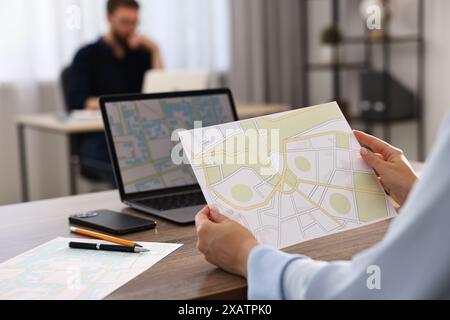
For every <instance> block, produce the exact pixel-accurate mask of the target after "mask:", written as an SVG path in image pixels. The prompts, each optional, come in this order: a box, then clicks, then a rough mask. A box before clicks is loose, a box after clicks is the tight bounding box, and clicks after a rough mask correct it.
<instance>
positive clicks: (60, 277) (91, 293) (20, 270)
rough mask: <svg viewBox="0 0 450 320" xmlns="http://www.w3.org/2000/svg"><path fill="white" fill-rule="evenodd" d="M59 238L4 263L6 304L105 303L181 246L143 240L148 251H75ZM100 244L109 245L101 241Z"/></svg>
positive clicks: (0, 278)
mask: <svg viewBox="0 0 450 320" xmlns="http://www.w3.org/2000/svg"><path fill="white" fill-rule="evenodd" d="M71 241H76V242H83V241H84V242H92V240H84V239H67V238H57V239H54V240H52V241H50V242H47V243H45V244H44V245H42V246H39V247H36V248H34V249H32V250H30V251H28V252H26V253H23V254H21V255H19V256H17V257H15V258H12V259H11V260H9V261H6V262H5V263H2V264H0V300H100V299H103V298H105V297H106V296H108V295H109V294H111V293H112V292H113V291H115V290H116V289H118V288H119V287H121V286H123V285H124V284H125V283H127V282H128V281H130V280H132V279H133V278H135V277H137V276H138V275H140V274H141V273H143V272H144V271H146V270H147V269H148V268H150V267H151V266H153V265H154V264H156V263H157V262H159V261H160V260H162V259H163V258H164V257H166V256H167V255H169V254H170V253H172V252H173V251H175V250H176V249H178V248H179V247H181V246H182V245H181V244H169V243H150V242H141V243H140V244H142V245H143V246H144V247H145V248H147V249H149V250H150V252H148V253H140V254H137V253H122V252H107V251H89V250H76V249H69V247H68V244H69V242H71ZM96 243H106V242H104V241H96Z"/></svg>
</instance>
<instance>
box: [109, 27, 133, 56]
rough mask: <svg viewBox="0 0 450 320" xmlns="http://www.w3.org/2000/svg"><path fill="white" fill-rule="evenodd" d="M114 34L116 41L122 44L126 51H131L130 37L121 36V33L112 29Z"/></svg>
mask: <svg viewBox="0 0 450 320" xmlns="http://www.w3.org/2000/svg"><path fill="white" fill-rule="evenodd" d="M112 36H113V38H114V41H115V42H116V43H117V44H118V45H119V46H120V47H122V49H124V50H125V52H129V51H131V48H130V46H129V44H128V39H127V38H124V37H121V36H120V35H118V34H117V33H116V32H115V31H112Z"/></svg>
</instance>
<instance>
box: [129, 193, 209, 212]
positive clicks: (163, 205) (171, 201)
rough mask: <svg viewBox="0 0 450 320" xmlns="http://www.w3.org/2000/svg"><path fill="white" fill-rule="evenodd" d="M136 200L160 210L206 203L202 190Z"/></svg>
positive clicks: (138, 202)
mask: <svg viewBox="0 0 450 320" xmlns="http://www.w3.org/2000/svg"><path fill="white" fill-rule="evenodd" d="M135 202H136V203H137V204H140V205H144V206H146V207H150V208H153V209H156V210H158V211H168V210H173V209H179V208H185V207H193V206H198V205H202V204H205V205H206V200H205V197H204V196H203V193H201V192H193V193H184V194H177V195H173V196H164V197H161V198H151V199H144V200H139V201H135Z"/></svg>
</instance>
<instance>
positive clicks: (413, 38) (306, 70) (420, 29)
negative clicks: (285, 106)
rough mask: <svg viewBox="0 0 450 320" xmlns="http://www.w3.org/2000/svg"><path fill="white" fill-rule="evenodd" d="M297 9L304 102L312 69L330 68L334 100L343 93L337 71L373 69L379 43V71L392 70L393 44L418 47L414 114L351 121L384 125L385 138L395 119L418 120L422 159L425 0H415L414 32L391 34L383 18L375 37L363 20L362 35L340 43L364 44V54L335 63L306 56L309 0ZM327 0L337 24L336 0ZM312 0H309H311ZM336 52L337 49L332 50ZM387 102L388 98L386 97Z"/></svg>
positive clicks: (421, 157)
mask: <svg viewBox="0 0 450 320" xmlns="http://www.w3.org/2000/svg"><path fill="white" fill-rule="evenodd" d="M300 1H301V5H300V10H301V20H302V25H301V29H302V30H301V38H302V44H303V45H302V58H303V77H304V78H303V84H302V85H303V88H302V89H303V93H304V103H303V105H305V106H308V105H310V98H309V90H310V86H309V77H310V73H311V72H331V74H332V77H331V78H332V81H331V85H332V88H333V90H332V92H333V99H334V100H335V101H342V99H343V98H344V97H343V96H342V86H343V84H342V83H341V79H340V74H341V72H342V71H351V72H361V71H367V70H372V71H374V70H375V69H374V64H373V48H374V47H375V46H381V48H382V54H381V61H382V63H381V65H382V67H381V70H376V71H379V72H382V73H386V74H388V73H389V71H390V70H391V55H392V52H391V49H392V46H394V45H402V44H414V45H415V46H416V50H417V65H416V66H415V67H416V68H417V83H416V88H415V92H414V93H415V103H414V116H413V117H411V118H409V119H401V120H390V119H388V118H386V117H385V118H384V119H383V120H378V121H371V120H367V119H364V118H362V117H360V116H352V117H351V118H350V119H349V121H350V122H362V123H363V124H364V125H365V128H366V131H368V132H373V128H374V126H375V125H381V126H382V127H383V139H384V140H386V141H388V142H389V141H390V140H391V125H392V124H394V123H398V122H404V121H414V122H416V123H417V140H418V141H417V152H418V158H419V160H424V158H425V131H424V129H425V128H424V118H423V97H424V91H425V89H424V75H425V72H424V71H425V68H424V63H425V62H424V56H425V54H424V53H425V50H424V19H425V17H424V16H425V15H424V9H425V7H424V0H416V3H417V12H418V15H417V34H412V35H405V36H395V35H391V34H390V21H383V29H384V33H385V34H386V35H387V36H385V37H382V38H381V39H377V40H374V39H372V38H371V37H370V35H369V31H368V30H367V29H366V27H365V25H364V24H363V23H362V24H363V28H364V30H366V31H365V35H364V36H357V37H345V36H344V37H343V39H342V41H341V42H340V45H355V44H357V45H363V46H364V55H363V57H361V61H355V62H347V63H336V64H322V63H311V62H310V60H309V37H308V31H309V28H308V25H309V22H308V16H309V14H308V5H309V3H308V2H310V1H311V0H300ZM326 1H329V2H330V5H331V12H332V18H331V20H332V21H331V23H330V24H331V25H332V26H334V27H336V28H339V29H341V28H340V12H339V0H326ZM385 1H386V2H388V1H389V0H385ZM311 2H312V1H311ZM335 54H336V55H337V50H335ZM389 90H390V88H389V87H388V86H385V88H383V95H385V96H386V95H387V94H388V92H389ZM386 101H387V102H388V100H387V99H386ZM386 108H392V106H390V105H389V103H387V105H386Z"/></svg>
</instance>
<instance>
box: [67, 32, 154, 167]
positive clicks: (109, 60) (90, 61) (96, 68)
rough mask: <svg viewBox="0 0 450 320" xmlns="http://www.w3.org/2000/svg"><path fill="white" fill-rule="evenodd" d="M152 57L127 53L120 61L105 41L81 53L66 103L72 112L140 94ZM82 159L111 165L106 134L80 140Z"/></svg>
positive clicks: (75, 60)
mask: <svg viewBox="0 0 450 320" xmlns="http://www.w3.org/2000/svg"><path fill="white" fill-rule="evenodd" d="M151 61H152V55H151V53H150V52H148V51H144V50H127V51H126V54H125V56H124V57H123V58H118V57H116V55H115V54H114V51H113V49H112V47H111V46H110V45H108V44H107V43H106V42H105V41H104V40H103V39H99V40H98V41H97V42H95V43H93V44H90V45H87V46H85V47H84V48H82V49H80V50H79V51H78V53H77V54H76V56H75V59H74V61H73V63H72V65H71V67H70V71H69V75H70V77H69V80H68V90H67V103H68V108H69V109H70V110H77V109H84V105H85V102H86V100H87V99H88V98H90V97H99V96H102V95H109V94H125V93H139V92H141V91H142V85H143V80H144V75H145V73H146V72H147V71H148V70H149V69H151V68H152V65H151V64H152V63H151ZM79 147H80V157H81V158H82V159H81V160H82V161H83V159H89V160H94V161H100V162H107V163H109V162H110V160H109V156H108V152H107V147H106V140H105V136H104V134H103V133H94V134H85V135H83V136H82V137H81V138H80V146H79Z"/></svg>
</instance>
